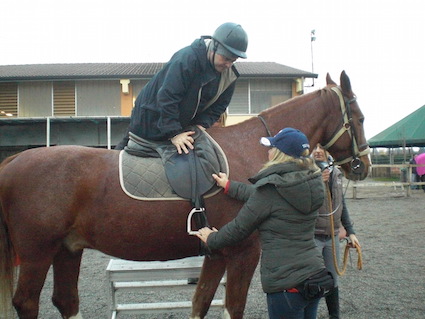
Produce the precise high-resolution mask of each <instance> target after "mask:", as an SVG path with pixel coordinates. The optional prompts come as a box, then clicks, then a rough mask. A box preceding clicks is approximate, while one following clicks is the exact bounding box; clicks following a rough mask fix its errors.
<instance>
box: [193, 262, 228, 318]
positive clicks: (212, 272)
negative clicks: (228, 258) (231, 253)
mask: <svg viewBox="0 0 425 319" xmlns="http://www.w3.org/2000/svg"><path fill="white" fill-rule="evenodd" d="M225 269H226V264H225V260H224V257H223V256H221V255H212V256H211V257H210V256H206V257H205V260H204V265H203V267H202V272H201V276H200V278H199V281H198V284H197V286H196V291H195V294H194V296H193V299H192V315H191V319H200V318H204V317H205V316H206V314H207V312H208V309H209V307H210V305H211V302H212V300H213V298H214V295H215V292H216V291H217V287H218V285H219V284H220V280H221V278H222V277H223V275H224V272H225Z"/></svg>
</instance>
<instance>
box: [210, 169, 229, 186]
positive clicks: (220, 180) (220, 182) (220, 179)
mask: <svg viewBox="0 0 425 319" xmlns="http://www.w3.org/2000/svg"><path fill="white" fill-rule="evenodd" d="M212 177H213V178H214V179H215V181H216V182H217V186H220V187H222V188H226V185H227V182H228V181H229V178H228V177H227V175H226V174H225V173H221V172H220V173H218V175H217V174H212Z"/></svg>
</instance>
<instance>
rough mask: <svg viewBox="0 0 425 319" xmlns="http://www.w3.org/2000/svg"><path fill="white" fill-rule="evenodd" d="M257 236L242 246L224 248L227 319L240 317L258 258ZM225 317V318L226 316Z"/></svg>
mask: <svg viewBox="0 0 425 319" xmlns="http://www.w3.org/2000/svg"><path fill="white" fill-rule="evenodd" d="M260 253H261V250H260V243H259V241H258V236H257V235H254V236H252V237H250V239H248V242H247V243H244V245H243V246H235V247H229V248H227V249H226V251H225V254H226V271H227V284H226V310H227V315H228V318H229V319H242V318H243V314H244V310H245V306H246V299H247V296H248V290H249V286H250V284H251V280H252V277H253V275H254V272H255V269H256V267H257V265H258V261H259V259H260ZM226 319H227V318H226Z"/></svg>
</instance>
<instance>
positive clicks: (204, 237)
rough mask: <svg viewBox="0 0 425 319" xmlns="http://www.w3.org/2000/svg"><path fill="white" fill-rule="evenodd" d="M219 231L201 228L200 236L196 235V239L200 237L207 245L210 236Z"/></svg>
mask: <svg viewBox="0 0 425 319" xmlns="http://www.w3.org/2000/svg"><path fill="white" fill-rule="evenodd" d="M217 231H218V230H217V229H216V228H215V227H213V228H212V229H210V228H208V227H204V228H201V229H200V230H199V231H198V232H199V233H198V234H196V237H198V238H199V239H200V240H202V241H203V242H204V243H207V240H208V236H209V235H210V234H211V233H214V232H217Z"/></svg>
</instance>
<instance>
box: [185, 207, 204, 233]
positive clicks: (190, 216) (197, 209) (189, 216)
mask: <svg viewBox="0 0 425 319" xmlns="http://www.w3.org/2000/svg"><path fill="white" fill-rule="evenodd" d="M203 212H205V208H203V207H201V208H196V207H195V208H193V209H192V210H191V211H190V213H189V215H188V216H187V233H188V234H189V235H197V234H199V231H197V230H192V223H191V220H192V216H193V214H195V213H203Z"/></svg>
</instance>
